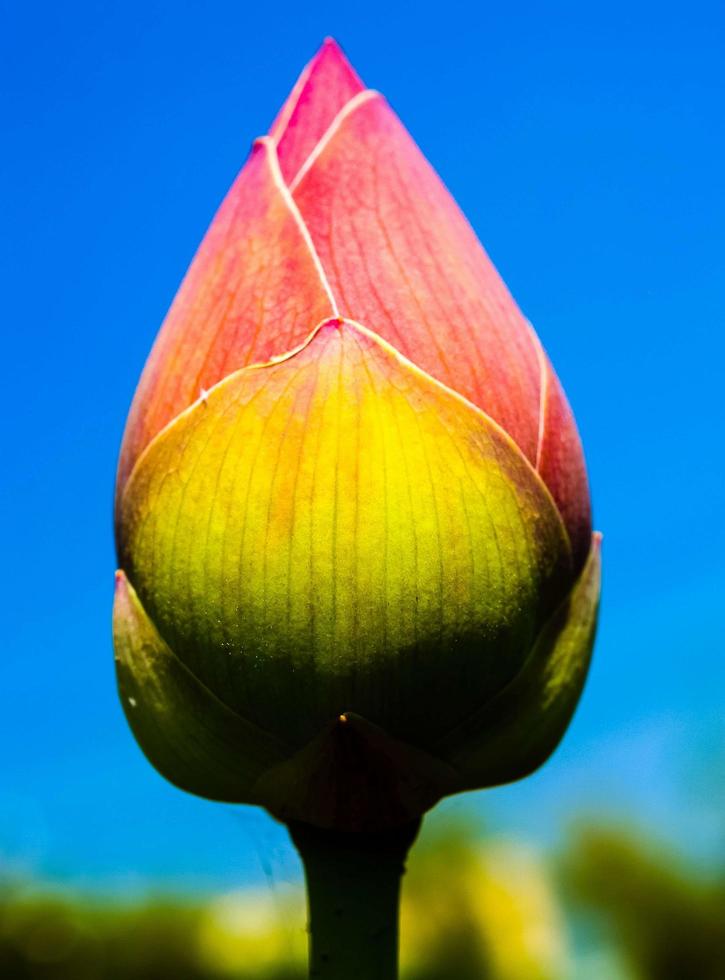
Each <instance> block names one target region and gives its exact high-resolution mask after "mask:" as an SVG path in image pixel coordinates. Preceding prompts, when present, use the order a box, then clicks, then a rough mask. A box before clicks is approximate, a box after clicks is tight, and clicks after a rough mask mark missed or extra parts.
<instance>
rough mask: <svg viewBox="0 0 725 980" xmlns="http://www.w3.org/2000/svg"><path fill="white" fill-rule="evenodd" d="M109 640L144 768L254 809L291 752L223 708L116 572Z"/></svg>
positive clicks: (181, 785)
mask: <svg viewBox="0 0 725 980" xmlns="http://www.w3.org/2000/svg"><path fill="white" fill-rule="evenodd" d="M113 641H114V647H115V651H116V674H117V679H118V687H119V693H120V696H121V703H122V705H123V709H124V711H125V713H126V718H127V719H128V723H129V725H130V726H131V729H132V731H133V733H134V735H135V737H136V740H137V741H138V743H139V745H140V746H141V748H142V749H143V752H144V754H145V755H146V757H147V758H148V760H149V762H151V764H152V765H153V766H154V767H155V768H156V769H158V771H159V772H160V773H161V774H162V775H163V776H165V777H166V779H168V780H169V781H170V782H172V783H173V784H174V785H175V786H178V787H179V788H180V789H183V790H186V791H187V792H190V793H195V794H196V795H197V796H204V797H206V798H208V799H212V800H223V801H226V802H229V803H259V802H260V801H259V800H258V799H257V798H256V797H255V796H254V794H253V793H252V787H253V786H254V784H255V782H256V781H257V780H258V779H259V777H260V775H261V774H262V773H263V772H264V771H265V770H267V769H269V768H270V767H271V766H274V765H276V764H278V763H279V762H280V761H281V760H282V759H283V758H285V756H286V755H289V750H285V748H284V747H283V746H282V745H281V744H280V743H279V742H277V740H276V739H274V738H273V737H272V736H270V735H268V734H267V733H265V732H263V731H261V729H259V728H258V727H256V726H255V725H252V724H250V723H249V722H248V721H245V720H244V719H243V718H241V717H240V716H239V715H238V714H236V713H235V712H234V711H232V710H231V709H230V708H228V707H227V706H226V705H225V704H223V703H222V701H220V700H219V698H218V697H217V696H216V695H214V694H213V693H212V692H211V691H210V690H209V689H208V688H207V687H205V686H204V685H203V684H202V683H201V681H199V680H198V678H197V677H195V675H194V674H193V673H192V672H191V671H190V670H189V669H188V668H187V667H185V666H184V664H182V663H181V661H180V660H179V659H178V657H176V655H175V654H174V653H173V651H172V650H171V648H170V647H169V646H168V644H167V643H166V642H165V641H164V639H163V638H162V637H161V636H160V635H159V632H158V630H157V629H156V627H155V626H154V624H153V623H152V621H151V620H150V619H149V617H148V616H147V614H146V612H145V610H144V608H143V606H142V605H141V603H140V601H139V599H138V597H137V595H136V593H135V591H134V589H133V586H132V585H131V583H130V582H129V581H128V579H127V578H126V576H125V575H124V573H123V572H122V571H119V572H117V573H116V596H115V601H114V606H113Z"/></svg>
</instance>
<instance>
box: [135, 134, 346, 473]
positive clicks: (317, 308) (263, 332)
mask: <svg viewBox="0 0 725 980" xmlns="http://www.w3.org/2000/svg"><path fill="white" fill-rule="evenodd" d="M305 234H306V231H305V229H304V226H302V225H301V222H300V219H299V215H298V214H297V213H296V209H295V208H294V205H292V204H291V201H290V199H289V195H288V193H287V190H286V188H285V186H284V184H283V181H282V179H281V177H280V175H279V169H278V167H277V162H276V157H275V153H274V148H273V147H272V146H271V145H270V144H269V142H268V141H264V140H262V141H259V142H258V143H257V144H256V145H255V147H254V150H253V151H252V156H251V158H250V160H249V161H248V163H247V165H246V166H245V167H244V169H243V170H242V172H241V173H240V174H239V176H238V177H237V180H236V181H235V183H234V184H233V186H232V188H231V190H230V191H229V193H228V195H227V197H226V199H225V201H224V203H223V204H222V206H221V208H220V209H219V212H218V213H217V215H216V217H215V218H214V220H213V222H212V224H211V226H210V228H209V230H208V232H207V233H206V236H205V237H204V240H203V241H202V243H201V246H200V247H199V251H198V252H197V254H196V256H195V258H194V260H193V262H192V264H191V266H190V268H189V271H188V273H187V274H186V277H185V279H184V281H183V283H182V284H181V287H180V289H179V292H178V293H177V295H176V298H175V300H174V302H173V304H172V306H171V309H170V310H169V313H168V315H167V317H166V320H165V322H164V324H163V326H162V328H161V332H160V333H159V336H158V338H157V340H156V343H155V344H154V347H153V350H152V351H151V354H150V356H149V359H148V361H147V363H146V367H145V368H144V372H143V375H142V377H141V381H140V383H139V386H138V390H137V392H136V396H135V398H134V402H133V406H132V408H131V413H130V415H129V420H128V424H127V427H126V433H125V436H124V442H123V446H122V449H121V460H120V463H119V487H122V486H123V483H124V482H125V479H126V477H127V475H128V473H129V472H130V470H131V468H132V466H133V464H134V462H135V460H136V459H137V458H138V455H139V453H141V452H142V450H143V449H144V447H145V446H146V445H147V444H148V443H149V441H150V440H151V439H152V438H153V437H154V436H155V435H156V433H157V432H159V431H160V430H161V429H162V428H163V427H164V426H165V425H166V424H167V423H168V422H169V421H170V420H171V419H172V418H174V417H175V416H176V415H178V413H179V412H181V411H183V410H184V409H185V408H187V407H188V406H189V405H190V404H191V403H192V402H193V401H195V400H196V399H197V398H198V397H199V392H200V391H201V390H202V389H206V388H210V387H211V386H212V385H214V384H216V382H218V381H219V380H221V378H223V377H225V376H226V375H227V374H229V373H230V372H232V371H235V370H237V369H238V368H240V367H242V366H243V365H245V364H249V363H251V362H254V361H260V360H267V359H268V358H269V357H272V356H273V355H276V354H281V353H284V352H285V351H287V350H289V349H290V348H291V347H293V346H295V345H296V344H299V343H300V342H301V341H302V340H303V339H304V337H306V336H307V334H308V333H309V331H310V327H311V325H314V324H315V323H318V322H319V321H320V320H322V319H324V318H325V317H326V316H329V315H330V314H331V313H332V312H333V311H334V303H333V302H332V300H331V297H330V295H329V292H328V291H327V289H326V286H325V283H324V282H323V280H322V279H321V277H320V270H319V267H318V265H317V264H316V262H315V257H314V255H313V253H312V252H311V251H310V247H309V244H308V242H307V240H306V238H305Z"/></svg>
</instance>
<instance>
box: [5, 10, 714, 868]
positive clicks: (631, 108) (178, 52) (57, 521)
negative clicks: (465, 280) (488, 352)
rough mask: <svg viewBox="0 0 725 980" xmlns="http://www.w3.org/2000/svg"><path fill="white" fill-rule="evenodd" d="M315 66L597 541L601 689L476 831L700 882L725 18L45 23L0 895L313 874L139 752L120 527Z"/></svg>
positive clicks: (10, 92)
mask: <svg viewBox="0 0 725 980" xmlns="http://www.w3.org/2000/svg"><path fill="white" fill-rule="evenodd" d="M326 34H333V35H335V36H336V37H337V38H338V40H339V41H340V42H341V43H342V45H343V46H344V48H345V49H346V51H347V53H348V55H349V56H350V57H351V59H352V61H353V63H354V64H355V65H356V67H357V68H358V70H359V71H360V73H361V74H362V76H363V78H364V79H365V80H366V81H367V82H368V84H370V85H371V86H373V87H375V88H378V89H380V90H382V91H383V92H384V93H385V94H386V95H387V96H388V98H389V100H390V101H391V103H392V105H393V106H394V108H395V109H396V110H397V111H398V113H399V114H400V115H401V117H402V119H403V121H404V122H405V124H406V125H407V126H408V128H409V129H410V131H411V132H412V133H413V135H414V137H415V138H416V139H417V141H418V142H419V144H420V145H421V147H422V148H423V150H424V152H425V153H426V154H427V155H428V157H429V158H430V160H431V161H432V162H433V164H434V166H435V167H436V168H437V169H438V171H439V172H440V174H441V175H442V177H443V179H444V180H445V181H446V183H447V184H448V186H449V187H450V189H451V190H452V192H453V193H454V195H455V196H456V197H457V199H458V201H459V202H460V204H461V205H462V207H463V209H464V211H465V212H466V213H467V215H468V216H469V218H470V220H471V222H472V223H473V225H474V227H475V228H476V230H477V232H478V233H479V235H480V236H481V238H482V240H483V242H484V244H485V246H486V247H487V249H488V250H489V253H490V254H491V256H492V258H493V260H494V262H495V263H496V264H497V266H498V268H499V270H500V271H501V273H502V274H503V276H504V278H505V279H506V281H507V283H508V285H509V287H510V288H511V290H512V292H513V293H514V295H515V297H516V298H517V300H518V301H519V303H520V305H521V306H522V308H523V310H524V312H525V313H526V314H527V315H528V316H529V318H530V319H531V320H532V321H533V323H534V325H535V326H536V328H537V330H538V332H539V334H540V336H541V337H542V339H543V341H544V344H545V345H546V347H547V348H548V350H549V352H550V354H551V356H552V359H553V361H554V364H555V366H556V368H557V370H558V372H559V374H560V377H561V378H562V380H563V382H564V385H565V387H566V389H567V392H568V394H569V396H570V399H571V402H572V404H573V406H574V409H575V412H576V415H577V418H578V421H579V424H580V428H581V431H582V435H583V438H584V442H585V447H586V450H587V455H588V461H589V467H590V475H591V481H592V486H593V492H594V502H595V511H596V523H597V526H598V527H600V528H601V529H602V530H603V531H604V533H605V576H606V577H605V593H604V606H603V615H602V624H601V633H600V638H599V642H598V645H597V650H596V659H595V663H594V668H593V671H592V674H591V679H590V683H589V686H588V689H587V691H586V694H585V697H584V699H583V702H582V704H581V707H580V710H579V712H578V714H577V716H576V719H575V722H574V724H573V726H572V729H571V731H570V733H569V735H568V737H567V739H566V741H565V743H564V745H563V747H562V748H561V750H560V751H559V752H558V754H557V755H556V756H555V758H554V759H553V760H552V761H551V762H550V763H549V764H548V765H547V766H546V767H545V768H544V769H543V770H541V771H540V772H539V773H538V774H537V775H536V776H534V777H533V778H531V779H530V780H528V781H526V782H525V783H522V784H519V785H516V786H513V787H509V788H505V789H502V790H498V791H495V792H489V793H486V794H475V795H474V796H472V797H470V798H469V801H468V802H469V803H472V804H473V805H474V806H476V807H477V808H479V809H480V811H481V812H482V813H483V814H485V815H486V818H487V819H488V821H489V823H490V824H491V825H492V826H494V827H495V828H497V829H500V830H502V831H506V832H514V833H524V834H527V835H529V836H531V837H533V838H534V839H537V840H544V841H545V840H549V839H552V838H553V837H555V835H556V833H557V832H558V829H559V828H560V827H561V826H562V823H564V824H565V822H566V820H567V819H568V817H569V816H570V815H571V814H573V813H577V812H579V811H581V810H582V809H587V808H588V809H594V810H595V811H596V812H597V813H600V814H601V813H618V814H631V815H633V816H635V817H636V818H637V819H639V820H641V821H642V822H643V823H645V824H646V825H647V826H651V827H652V828H653V829H654V831H655V832H656V833H660V834H662V835H665V836H669V837H673V838H675V839H676V840H678V841H679V842H680V843H681V844H682V846H683V847H686V848H688V849H690V850H692V851H696V852H700V853H708V852H712V850H713V849H715V848H717V847H721V846H722V845H723V840H724V839H725V838H724V835H723V827H722V823H721V818H720V817H719V813H720V812H721V807H722V803H723V781H722V775H721V773H722V764H723V762H724V761H725V752H724V751H723V733H724V730H725V723H723V718H722V704H723V690H724V688H725V667H724V666H723V654H724V652H725V649H724V648H725V643H724V642H723V641H724V639H725V635H724V627H723V597H724V596H725V573H724V572H723V547H724V545H725V533H724V531H723V520H722V507H723V493H722V489H723V486H724V485H725V464H724V462H723V453H722V433H723V419H724V412H723V407H722V392H723V378H724V371H723V364H724V362H725V339H724V336H723V322H724V314H723V310H724V308H725V302H724V301H725V295H724V293H725V290H724V289H723V260H724V259H725V192H724V185H723V173H724V172H725V167H724V164H725V159H724V157H725V152H724V151H725V128H724V127H723V105H724V104H725V73H724V72H723V63H724V55H725V9H724V8H723V6H722V4H721V3H712V4H707V3H699V2H694V3H689V4H686V5H662V4H649V3H634V4H633V3H631V2H627V3H624V2H621V0H615V2H613V3H608V4H606V5H605V4H601V5H599V4H580V3H572V4H562V3H556V2H554V3H551V4H537V3H530V4H524V3H511V4H506V5H503V4H495V5H494V4H491V5H487V4H477V3H476V4H474V3H471V4H469V5H461V4H459V3H456V2H448V3H446V4H444V5H443V6H441V5H440V4H433V3H427V2H422V3H418V4H415V5H413V4H410V5H403V4H400V3H397V4H396V3H394V2H390V0H386V2H379V0H372V2H371V0H367V2H366V3H364V4H362V3H360V4H340V3H327V2H317V3H312V4H310V3H306V4H305V3H302V4H300V3H296V4H294V5H293V4H291V3H289V2H282V3H280V2H279V0H278V2H277V3H275V4H269V3H259V4H242V3H204V4H202V3H190V2H174V3H171V2H169V3H158V2H144V3H139V2H127V3H123V4H120V3H118V4H116V3H111V4H95V3H69V4H62V5H57V4H50V3H40V4H33V3H30V4H14V5H12V9H10V6H9V5H8V6H6V7H5V8H4V13H3V17H2V29H1V30H0V48H1V50H0V76H1V78H2V82H1V85H2V91H3V96H4V99H3V102H4V106H5V110H4V113H3V120H2V126H3V128H4V130H5V132H4V134H3V135H4V139H3V146H4V147H5V149H4V152H3V153H2V156H1V157H0V167H1V168H2V186H3V211H4V222H3V227H4V234H3V236H2V243H1V244H0V248H1V249H2V260H1V262H0V268H1V269H2V273H1V274H2V276H3V279H4V284H3V290H2V295H3V304H2V323H3V354H4V363H5V365H6V367H5V381H4V398H3V402H4V409H3V411H2V416H1V418H2V427H3V431H2V445H3V454H4V466H3V479H2V484H1V486H0V494H1V495H2V515H3V537H4V541H5V546H4V555H3V561H2V563H1V564H0V586H1V588H0V594H1V595H2V597H3V600H2V601H3V617H2V624H3V625H2V629H3V642H2V654H1V656H2V678H3V681H2V685H0V773H1V774H2V778H1V780H0V872H1V871H2V869H3V867H5V868H10V869H12V870H29V871H32V872H34V873H37V874H39V875H42V876H45V877H50V878H52V879H54V880H60V881H69V882H74V883H77V884H84V885H95V886H98V887H109V886H115V887H121V886H124V885H131V886H135V885H140V886H144V885H147V884H151V885H160V884H166V885H168V884H173V885H178V886H181V887H192V886H209V887H214V886H217V885H223V884H231V883H235V882H239V881H244V880H248V879H252V878H257V877H259V876H260V875H261V874H262V873H263V866H264V865H265V864H267V863H269V862H272V863H274V862H275V861H276V862H278V864H279V866H280V867H287V866H289V867H290V868H292V871H291V872H290V873H294V862H292V859H291V858H290V856H289V851H288V849H287V845H286V843H285V834H284V831H283V830H282V829H281V828H279V827H277V826H276V825H275V824H274V823H273V822H272V821H271V820H270V819H269V818H267V817H266V816H265V815H264V814H263V813H262V812H261V811H258V810H253V809H251V808H231V807H223V806H217V805H214V804H210V803H207V802H204V801H201V800H197V799H194V798H192V797H189V796H185V795H184V794H182V793H180V792H179V791H177V790H175V789H173V788H172V787H171V786H169V785H167V784H166V783H165V782H164V781H163V780H162V779H161V778H160V777H158V776H157V775H156V773H155V772H153V771H152V769H151V768H150V767H149V766H148V764H147V763H146V762H145V760H144V759H143V757H142V756H141V754H140V752H139V750H138V749H137V748H136V745H135V743H134V742H133V740H132V737H131V735H130V733H129V731H128V730H127V728H126V724H125V721H124V719H123V716H122V713H121V710H120V707H119V705H118V703H117V699H116V693H115V687H114V677H113V660H112V652H111V642H110V606H111V592H112V573H113V569H114V556H113V546H112V534H111V494H112V485H113V475H114V468H115V463H116V454H117V450H118V445H119V440H120V437H121V432H122V428H123V424H124V419H125V415H126V411H127V409H128V405H129V402H130V399H131V396H132V393H133V389H134V386H135V384H136V380H137V378H138V374H139V372H140V369H141V367H142V364H143V360H144V358H145V356H146V354H147V352H148V350H149V348H150V345H151V343H152V340H153V337H154V335H155V333H156V330H157V328H158V326H159V324H160V322H161V319H162V317H163V315H164V313H165V310H166V308H167V306H168V304H169V302H170V300H171V298H172V296H173V294H174V292H175V290H176V288H177V286H178V283H179V281H180V279H181V277H182V275H183V273H184V271H185V269H186V266H187V264H188V262H189V260H190V258H191V256H192V254H193V252H194V250H195V248H196V245H197V244H198V242H199V240H200V238H201V236H202V234H203V232H204V230H205V228H206V225H207V223H208V222H209V220H210V218H211V216H212V214H213V212H214V210H215V208H216V206H217V205H218V203H219V201H220V199H221V197H222V195H223V194H224V192H225V191H226V189H227V187H228V185H229V184H230V182H231V180H232V179H233V177H234V175H235V173H236V171H237V170H238V168H239V167H240V166H241V164H242V162H243V160H244V157H245V155H246V153H247V151H248V148H249V146H250V143H251V140H252V138H253V137H254V136H256V135H258V134H260V133H262V132H264V131H265V130H266V128H267V126H268V124H269V123H270V121H271V119H272V118H273V116H274V114H275V112H276V110H277V108H278V106H279V105H280V103H281V102H282V100H283V99H284V97H285V96H286V94H287V91H288V89H289V88H290V87H291V85H292V84H293V82H294V80H295V78H296V76H297V73H298V72H299V70H300V69H301V68H302V66H303V64H304V62H305V61H306V60H307V59H308V58H309V57H310V56H311V55H312V54H313V52H314V50H315V49H316V47H317V45H318V44H319V42H320V41H321V39H322V37H323V36H324V35H326ZM718 797H719V798H718ZM453 805H454V806H459V805H461V804H460V803H458V802H456V803H454V804H453ZM466 805H468V803H467V804H466ZM719 808H720V809H719ZM284 873H286V872H284Z"/></svg>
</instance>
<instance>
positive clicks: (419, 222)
mask: <svg viewBox="0 0 725 980" xmlns="http://www.w3.org/2000/svg"><path fill="white" fill-rule="evenodd" d="M338 123H339V124H338V125H336V126H335V127H333V131H331V132H329V133H328V135H327V137H326V138H325V139H324V140H323V142H322V143H321V144H320V146H319V147H318V148H317V150H316V151H315V153H314V154H313V156H312V158H311V160H310V161H309V164H308V165H307V167H305V169H304V170H303V172H302V174H301V175H300V178H299V180H298V182H293V183H292V185H291V189H292V191H293V193H294V196H295V200H296V201H297V203H298V205H299V208H300V211H301V213H302V215H303V217H304V219H305V221H306V223H307V226H308V228H309V230H310V234H311V236H312V239H313V242H314V244H315V246H316V248H317V251H318V253H319V256H320V259H321V261H322V265H323V267H324V268H325V271H326V273H327V277H328V280H329V282H330V285H331V288H332V291H333V293H334V294H335V296H336V299H337V302H338V306H339V309H340V313H341V314H342V315H345V316H349V317H351V318H354V319H357V320H359V321H361V322H362V323H364V324H365V325H366V326H368V327H370V328H371V329H372V330H375V331H376V332H378V333H379V334H380V335H381V336H382V337H384V338H385V339H386V340H388V341H389V342H390V343H392V344H393V345H394V346H395V347H397V348H398V349H399V350H400V351H402V352H403V353H404V354H405V355H407V356H408V357H409V358H410V359H411V360H412V361H414V362H415V363H416V364H417V365H418V366H419V367H422V368H423V369H424V370H426V371H428V372H429V373H430V374H432V375H433V376H434V377H436V378H438V379H439V380H440V381H443V382H444V383H445V384H447V385H449V386H450V387H451V388H453V389H455V390H456V391H458V392H460V393H461V394H463V395H465V396H466V397H467V398H469V399H470V400H471V401H472V402H474V403H475V404H476V405H478V406H479V407H480V408H482V409H483V410H484V411H485V412H487V414H489V415H490V416H491V417H492V418H493V419H495V420H496V421H497V422H498V423H499V424H500V425H501V426H502V427H503V428H504V429H506V431H507V432H508V433H509V435H511V436H512V438H513V439H514V440H515V441H516V442H517V443H518V445H519V447H520V448H521V450H522V451H523V452H524V453H525V455H526V456H527V457H528V458H529V460H530V461H531V462H534V461H535V459H536V452H537V440H538V429H539V378H540V369H539V360H538V353H537V349H536V343H535V340H534V339H533V338H532V336H531V334H530V331H529V327H528V324H527V323H526V321H525V320H524V318H523V317H522V315H521V313H520V311H519V309H518V307H517V306H516V304H515V303H514V301H513V299H512V298H511V296H510V294H509V293H508V291H507V289H506V287H505V285H504V284H503V282H502V281H501V278H500V277H499V275H498V273H497V272H496V270H495V268H494V267H493V265H492V264H491V262H490V260H489V259H488V257H487V256H486V253H485V252H484V250H483V249H482V247H481V245H480V244H479V242H478V240H477V239H476V236H475V235H474V233H473V231H472V229H471V228H470V226H469V224H468V222H467V221H466V219H465V218H464V216H463V215H462V214H461V212H460V210H459V209H458V207H457V205H456V204H455V202H454V201H453V199H452V198H451V196H450V194H449V193H448V191H447V190H446V188H445V187H444V186H443V184H442V183H441V181H440V179H439V178H438V177H437V175H436V174H435V172H434V171H433V170H432V168H431V167H430V165H429V164H428V162H427V161H426V159H425V158H424V157H423V155H422V154H421V152H420V150H419V149H418V148H417V146H416V145H415V143H414V142H413V141H412V139H411V138H410V136H409V135H408V133H407V132H406V130H405V128H404V127H403V126H402V124H401V123H400V122H399V120H398V119H397V117H396V116H395V114H394V113H393V112H392V111H391V109H390V108H389V107H388V105H387V103H386V102H385V101H384V100H383V99H382V98H381V97H380V96H373V94H372V93H371V95H370V96H369V97H362V98H359V99H358V100H356V102H355V103H354V104H353V105H351V107H350V111H349V112H348V113H347V114H343V117H342V118H341V117H338Z"/></svg>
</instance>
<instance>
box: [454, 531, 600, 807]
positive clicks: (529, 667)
mask: <svg viewBox="0 0 725 980" xmlns="http://www.w3.org/2000/svg"><path fill="white" fill-rule="evenodd" d="M600 582H601V535H599V534H594V535H593V537H592V542H591V549H590V552H589V556H588V558H587V561H586V564H585V566H584V569H583V571H582V573H581V576H580V577H579V579H578V581H577V583H576V585H575V586H574V588H573V589H572V591H571V594H570V595H569V596H568V597H567V598H566V600H565V601H564V602H563V603H562V605H561V606H560V607H559V609H557V610H556V612H555V613H554V615H553V616H552V617H551V619H550V621H549V622H548V623H547V624H546V626H545V627H544V629H543V630H542V632H541V635H540V636H539V638H538V640H537V642H536V645H535V647H534V649H533V651H532V653H531V656H530V657H529V659H528V661H527V663H526V665H525V667H524V669H523V670H522V671H521V673H520V674H519V676H518V677H517V678H516V679H515V680H514V681H513V682H512V683H511V684H510V685H509V686H508V687H507V688H506V689H505V690H504V691H503V692H502V693H501V694H500V695H499V696H498V697H497V698H495V699H494V700H493V701H491V702H489V703H488V704H486V705H485V706H484V707H483V708H481V709H480V710H479V711H477V712H476V713H475V714H474V715H473V716H472V717H471V718H470V719H469V720H468V721H467V722H466V723H465V724H464V725H461V726H459V727H458V728H457V729H456V730H455V731H453V732H452V733H451V734H450V735H449V736H448V737H447V738H446V739H445V740H443V741H442V742H441V743H440V744H439V746H438V748H439V751H440V753H441V755H442V757H443V758H444V759H446V760H447V761H448V762H449V763H450V764H451V765H452V766H454V767H455V768H456V769H457V770H459V772H460V773H461V774H462V775H463V783H462V785H460V786H458V787H456V789H457V790H458V791H460V790H464V789H476V788H480V787H483V786H495V785H497V784H500V783H508V782H512V781H513V780H515V779H521V778H523V777H524V776H527V775H528V774H529V773H531V772H533V771H534V770H535V769H537V768H538V767H539V766H540V765H541V764H542V763H543V762H545V761H546V759H548V758H549V756H550V755H551V753H552V752H553V751H554V749H555V748H556V746H557V745H558V744H559V742H560V740H561V738H562V736H563V735H564V732H565V731H566V729H567V727H568V725H569V722H570V721H571V717H572V715H573V713H574V709H575V708H576V705H577V703H578V701H579V697H580V695H581V692H582V688H583V686H584V681H585V679H586V675H587V671H588V669H589V661H590V659H591V653H592V647H593V644H594V634H595V632H596V626H597V612H598V609H599V591H600Z"/></svg>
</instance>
